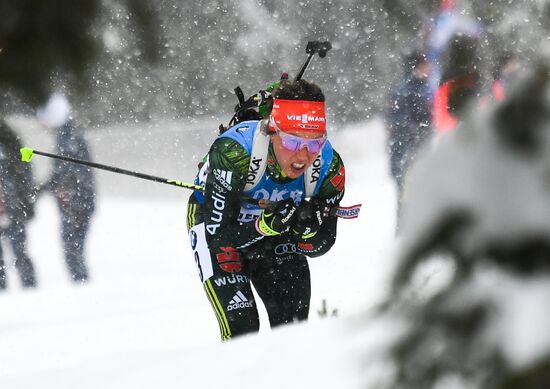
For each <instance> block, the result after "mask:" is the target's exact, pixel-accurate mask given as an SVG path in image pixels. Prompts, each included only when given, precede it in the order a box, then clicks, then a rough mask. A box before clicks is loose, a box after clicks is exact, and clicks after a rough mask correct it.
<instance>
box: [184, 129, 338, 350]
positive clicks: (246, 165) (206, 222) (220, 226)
mask: <svg viewBox="0 0 550 389" xmlns="http://www.w3.org/2000/svg"><path fill="white" fill-rule="evenodd" d="M260 123H262V122H258V121H248V122H243V123H240V124H238V125H236V126H235V127H233V128H231V129H229V130H228V131H227V132H225V133H224V134H222V135H221V136H220V137H218V139H216V141H215V142H214V143H213V145H212V147H211V149H210V151H209V153H208V155H207V157H206V162H205V164H204V165H203V166H202V168H201V171H200V172H199V175H198V176H197V179H196V181H195V182H196V183H202V184H204V185H205V191H204V193H203V192H200V191H196V192H194V193H193V194H192V195H191V197H190V199H189V204H188V214H187V225H188V229H189V236H190V240H191V247H192V249H193V254H194V257H195V261H196V264H197V266H198V270H199V274H200V278H201V281H202V283H203V286H204V289H205V291H206V295H207V297H208V299H209V300H210V303H211V304H212V307H213V308H214V312H215V314H216V317H217V319H218V322H219V326H220V331H221V337H222V340H227V339H229V338H231V337H234V336H237V335H242V334H246V333H251V332H257V331H258V330H259V318H258V311H257V307H256V302H255V300H254V296H253V293H252V289H251V284H252V285H254V288H255V289H256V291H257V294H258V295H259V297H260V298H261V299H262V301H263V303H264V305H265V307H266V310H267V313H268V316H269V322H270V325H271V327H274V326H278V325H281V324H285V323H291V322H294V321H301V320H306V319H307V317H308V312H309V303H310V295H311V284H310V274H309V267H308V263H307V259H306V256H308V257H318V256H320V255H323V254H325V253H326V252H327V251H328V250H329V249H330V248H331V247H332V245H333V244H334V242H335V239H336V225H337V218H336V216H328V217H327V218H326V219H325V220H324V222H323V224H322V225H321V228H320V230H319V231H318V232H317V233H316V234H315V235H314V236H312V237H309V238H308V239H302V238H301V236H299V235H296V234H294V233H293V232H288V233H286V234H282V235H278V236H269V237H268V236H265V237H264V236H263V235H262V234H260V233H259V232H258V231H257V230H256V228H255V219H256V218H257V217H258V216H259V215H260V214H261V211H262V209H261V208H260V207H259V205H257V204H252V203H250V202H248V201H247V198H248V199H249V198H253V199H266V200H270V201H281V200H285V199H289V198H292V199H293V200H294V202H295V203H296V204H299V203H300V202H302V201H303V200H304V198H305V197H306V191H305V185H306V183H305V180H306V179H308V180H310V183H312V184H315V190H314V193H313V195H312V196H311V197H312V198H316V199H321V200H322V201H324V202H326V203H327V204H330V205H331V206H332V207H337V206H338V204H339V203H340V200H341V199H342V197H343V195H344V183H345V170H344V165H343V163H342V160H341V158H340V156H339V155H338V153H337V152H336V151H334V150H333V149H332V146H331V145H330V143H329V142H328V141H327V143H326V144H325V146H324V147H323V150H322V151H321V154H320V156H319V157H318V158H317V160H316V163H314V165H313V170H312V173H311V174H310V175H309V176H305V175H304V174H303V175H302V176H300V177H298V178H296V179H290V178H288V177H286V176H285V174H284V172H282V171H281V168H280V166H279V164H278V163H277V159H276V157H275V154H274V152H273V148H272V144H271V142H269V143H268V146H266V147H265V149H266V150H265V153H264V155H265V158H266V164H265V165H264V166H265V170H264V171H263V172H262V171H261V169H259V168H258V166H260V165H261V164H260V162H259V161H256V160H252V161H251V153H252V151H251V150H252V139H253V137H254V135H255V134H256V135H257V131H261V130H260V127H261V124H260ZM262 136H267V135H262ZM259 174H263V176H262V177H261V178H260V179H259V180H258V177H256V175H259ZM252 181H256V182H257V184H256V185H255V186H254V187H253V188H250V189H248V190H247V189H246V185H247V182H248V183H250V182H252Z"/></svg>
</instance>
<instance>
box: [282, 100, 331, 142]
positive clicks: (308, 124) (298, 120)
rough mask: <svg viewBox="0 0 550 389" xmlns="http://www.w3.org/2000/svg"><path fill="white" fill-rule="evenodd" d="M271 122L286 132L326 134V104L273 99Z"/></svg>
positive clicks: (322, 102)
mask: <svg viewBox="0 0 550 389" xmlns="http://www.w3.org/2000/svg"><path fill="white" fill-rule="evenodd" d="M271 120H272V121H274V123H275V125H276V126H277V127H278V128H279V129H280V130H281V131H284V132H289V131H310V132H313V133H318V134H324V133H325V132H326V129H327V127H326V119H325V102H324V101H305V100H279V99H273V110H272V111H271Z"/></svg>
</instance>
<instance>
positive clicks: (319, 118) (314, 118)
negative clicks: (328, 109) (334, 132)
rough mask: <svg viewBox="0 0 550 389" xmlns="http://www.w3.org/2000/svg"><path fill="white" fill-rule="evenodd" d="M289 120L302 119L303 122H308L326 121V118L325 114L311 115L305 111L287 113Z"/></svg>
mask: <svg viewBox="0 0 550 389" xmlns="http://www.w3.org/2000/svg"><path fill="white" fill-rule="evenodd" d="M286 118H287V120H294V121H300V122H302V123H303V124H307V123H309V122H324V121H325V118H324V117H323V116H309V115H308V114H307V113H304V114H302V115H300V116H299V115H286Z"/></svg>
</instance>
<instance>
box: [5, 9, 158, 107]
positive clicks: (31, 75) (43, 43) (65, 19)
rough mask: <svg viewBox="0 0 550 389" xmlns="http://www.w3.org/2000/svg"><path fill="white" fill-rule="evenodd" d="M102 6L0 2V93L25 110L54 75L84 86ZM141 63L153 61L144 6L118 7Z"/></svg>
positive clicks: (152, 33) (150, 22) (151, 30)
mask: <svg viewBox="0 0 550 389" xmlns="http://www.w3.org/2000/svg"><path fill="white" fill-rule="evenodd" d="M102 3H103V2H102V1H100V0H88V1H72V0H48V1H44V0H18V1H11V0H0V87H1V88H2V91H3V92H5V91H6V90H14V91H17V92H20V93H21V94H22V95H23V97H24V98H25V100H26V101H28V102H29V103H31V104H38V103H40V102H42V101H43V100H44V99H45V98H46V96H47V95H48V94H49V91H50V88H51V78H52V75H53V74H54V73H59V74H62V75H64V77H68V78H72V79H73V80H74V81H75V82H76V84H77V88H83V86H84V85H85V84H84V83H83V81H85V79H86V78H85V75H86V74H87V70H88V69H89V66H88V65H89V64H90V63H91V62H93V61H94V59H95V58H97V55H98V52H99V48H100V44H99V41H98V39H97V37H96V36H94V34H93V33H92V27H93V26H94V23H95V22H96V21H97V17H98V15H99V13H100V11H101V10H102V7H103V5H102ZM124 3H125V4H126V6H127V8H128V12H129V13H130V14H131V15H132V22H133V23H132V24H133V26H134V30H135V33H136V37H137V39H138V41H139V45H140V46H141V47H143V50H144V53H145V56H144V57H145V59H146V60H150V61H153V60H155V59H156V58H157V50H158V49H157V46H158V31H157V29H156V27H155V26H157V25H158V23H157V22H156V21H155V12H154V10H153V9H152V7H151V6H150V4H149V2H148V0H133V1H130V0H127V1H124Z"/></svg>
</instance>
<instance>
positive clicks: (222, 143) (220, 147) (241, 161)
mask: <svg viewBox="0 0 550 389" xmlns="http://www.w3.org/2000/svg"><path fill="white" fill-rule="evenodd" d="M209 160H210V166H213V167H215V168H218V169H224V170H231V171H233V172H235V173H238V174H239V176H240V177H242V179H243V180H244V181H246V174H247V172H248V165H249V163H250V155H248V153H247V152H246V150H245V149H244V147H243V146H242V145H241V144H240V143H239V142H237V141H235V140H234V139H230V138H218V139H217V140H216V141H215V142H214V143H213V144H212V147H211V148H210V153H209Z"/></svg>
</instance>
